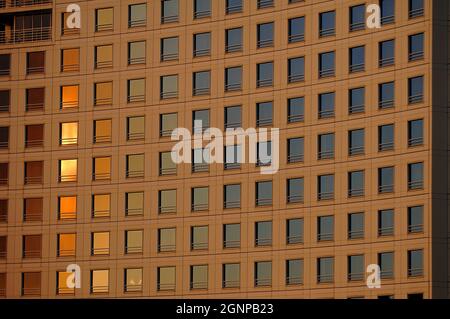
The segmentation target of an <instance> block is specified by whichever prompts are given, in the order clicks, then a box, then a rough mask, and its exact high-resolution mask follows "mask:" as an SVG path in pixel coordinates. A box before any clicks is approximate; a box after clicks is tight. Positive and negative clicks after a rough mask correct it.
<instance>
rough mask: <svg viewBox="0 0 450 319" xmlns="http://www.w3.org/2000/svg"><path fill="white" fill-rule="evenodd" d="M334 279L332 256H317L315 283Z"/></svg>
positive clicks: (329, 281)
mask: <svg viewBox="0 0 450 319" xmlns="http://www.w3.org/2000/svg"><path fill="white" fill-rule="evenodd" d="M333 281H334V257H321V258H317V283H319V284H320V283H332V282H333Z"/></svg>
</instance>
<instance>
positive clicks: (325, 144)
mask: <svg viewBox="0 0 450 319" xmlns="http://www.w3.org/2000/svg"><path fill="white" fill-rule="evenodd" d="M330 158H334V133H327V134H320V135H319V136H318V153H317V159H330Z"/></svg>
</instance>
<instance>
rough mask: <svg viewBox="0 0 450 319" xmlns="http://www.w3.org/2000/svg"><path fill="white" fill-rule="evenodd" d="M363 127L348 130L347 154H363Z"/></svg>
mask: <svg viewBox="0 0 450 319" xmlns="http://www.w3.org/2000/svg"><path fill="white" fill-rule="evenodd" d="M364 135H365V134H364V129H363V128H362V129H357V130H351V131H349V132H348V155H349V156H354V155H361V154H364Z"/></svg>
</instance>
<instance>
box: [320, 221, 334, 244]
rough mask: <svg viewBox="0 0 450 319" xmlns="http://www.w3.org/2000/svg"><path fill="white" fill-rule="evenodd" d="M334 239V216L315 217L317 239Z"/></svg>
mask: <svg viewBox="0 0 450 319" xmlns="http://www.w3.org/2000/svg"><path fill="white" fill-rule="evenodd" d="M333 239H334V216H320V217H317V241H329V240H333Z"/></svg>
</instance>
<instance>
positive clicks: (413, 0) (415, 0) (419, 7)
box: [409, 0, 424, 19]
mask: <svg viewBox="0 0 450 319" xmlns="http://www.w3.org/2000/svg"><path fill="white" fill-rule="evenodd" d="M423 11H424V8H423V0H409V18H410V19H412V18H417V17H421V16H423Z"/></svg>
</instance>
